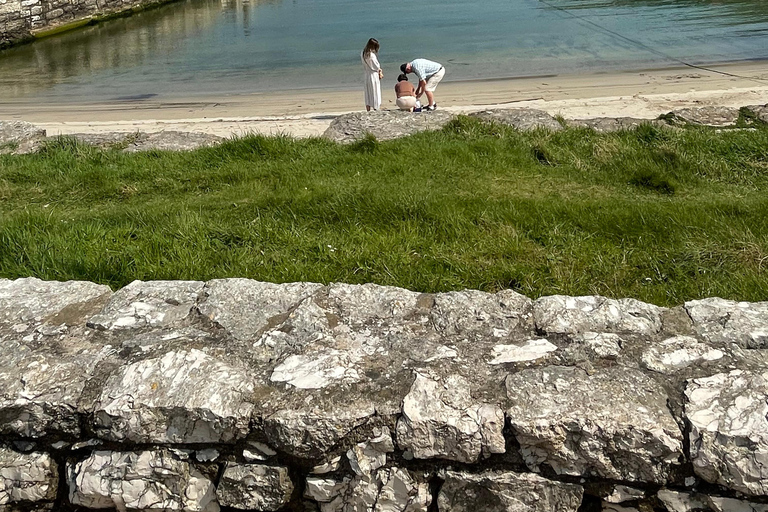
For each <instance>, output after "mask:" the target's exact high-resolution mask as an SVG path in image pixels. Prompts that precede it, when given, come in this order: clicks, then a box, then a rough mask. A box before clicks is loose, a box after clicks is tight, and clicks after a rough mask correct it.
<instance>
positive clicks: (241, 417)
mask: <svg viewBox="0 0 768 512" xmlns="http://www.w3.org/2000/svg"><path fill="white" fill-rule="evenodd" d="M254 389H255V384H254V382H253V380H252V379H251V378H250V377H249V374H248V371H247V370H246V369H245V368H239V367H236V366H233V365H231V364H228V363H226V362H224V361H221V360H218V359H216V358H214V357H211V356H209V355H207V354H205V353H204V352H202V351H200V350H197V349H191V350H188V351H178V352H175V351H171V352H167V353H166V354H164V355H163V356H162V357H156V358H150V359H146V360H143V361H137V362H135V363H132V364H128V365H126V366H123V367H121V368H119V369H118V370H117V371H116V372H115V373H114V374H113V375H111V376H110V377H109V379H107V381H106V383H105V384H104V387H103V389H102V392H101V396H100V397H99V399H98V400H97V402H96V404H95V406H94V422H95V424H94V429H95V431H96V432H97V433H98V435H99V436H100V437H102V438H104V439H109V440H114V441H132V442H142V443H150V442H154V443H231V442H234V441H236V440H237V439H240V438H243V437H245V436H246V435H247V434H248V428H249V421H250V417H251V412H252V410H253V404H252V403H250V402H249V400H250V397H251V395H252V394H253V392H254Z"/></svg>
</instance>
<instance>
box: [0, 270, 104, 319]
mask: <svg viewBox="0 0 768 512" xmlns="http://www.w3.org/2000/svg"><path fill="white" fill-rule="evenodd" d="M111 293H112V290H110V289H109V287H108V286H103V285H99V284H95V283H89V282H87V281H66V282H60V281H41V280H40V279H37V278H34V277H28V278H22V279H15V280H13V281H11V280H7V279H0V324H5V325H12V326H14V327H16V332H25V331H26V330H27V329H29V328H30V327H32V326H39V325H41V324H43V323H47V324H51V325H55V326H58V325H77V324H79V323H81V322H82V323H83V324H84V323H85V318H84V317H83V311H88V310H89V308H91V307H93V306H94V305H97V306H100V305H101V303H100V301H103V300H106V298H107V297H108V296H109V295H110V294H111ZM21 327H24V329H21Z"/></svg>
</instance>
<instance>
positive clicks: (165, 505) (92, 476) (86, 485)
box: [67, 450, 219, 512]
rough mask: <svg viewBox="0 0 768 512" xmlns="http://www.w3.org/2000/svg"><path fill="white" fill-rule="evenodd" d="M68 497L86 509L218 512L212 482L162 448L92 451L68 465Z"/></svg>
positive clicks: (74, 503)
mask: <svg viewBox="0 0 768 512" xmlns="http://www.w3.org/2000/svg"><path fill="white" fill-rule="evenodd" d="M67 473H68V474H67V477H68V480H69V501H70V503H72V504H73V505H80V506H83V507H86V508H117V509H118V510H126V509H128V510H148V511H157V510H163V511H174V510H180V511H185V512H218V510H219V505H218V503H217V502H216V492H215V488H214V484H213V482H211V480H210V479H208V478H207V477H205V476H203V475H202V474H201V473H200V471H198V470H197V469H196V468H195V467H194V466H193V465H191V464H189V463H188V462H186V461H182V460H179V459H178V458H176V457H175V456H174V455H173V454H172V453H171V452H169V451H167V450H152V451H142V452H108V451H96V452H94V453H93V454H91V456H90V457H88V458H87V459H85V460H83V461H80V462H78V463H76V464H69V465H68V469H67Z"/></svg>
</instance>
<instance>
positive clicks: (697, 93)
mask: <svg viewBox="0 0 768 512" xmlns="http://www.w3.org/2000/svg"><path fill="white" fill-rule="evenodd" d="M707 68H709V69H712V70H717V71H719V73H717V72H714V71H710V70H704V69H694V68H688V67H686V68H669V69H658V70H645V71H633V72H623V73H605V74H589V75H556V76H542V77H527V78H514V79H498V80H481V81H468V82H444V83H442V84H440V87H439V88H438V89H437V92H436V98H437V102H438V105H439V108H441V109H445V110H448V111H451V112H457V113H459V112H471V111H476V110H483V109H490V108H510V107H528V108H537V109H542V110H545V111H547V112H549V113H550V114H553V115H557V114H559V115H562V116H563V117H565V118H569V119H584V118H590V117H608V116H610V117H620V116H626V117H637V118H654V117H657V116H658V115H659V114H663V113H666V112H669V111H671V110H675V109H678V108H683V107H696V106H706V105H719V106H734V107H738V106H744V105H756V104H766V103H768V61H759V62H742V63H729V64H720V65H709V66H707ZM448 72H449V74H448V77H449V76H450V69H449V70H448ZM393 86H394V77H385V79H384V80H383V81H382V95H383V98H384V102H383V105H382V108H384V109H394V108H396V107H395V105H394V102H395V96H394V92H393V91H392V87H393ZM362 103H363V101H362V87H360V88H355V89H350V90H332V91H331V90H302V91H285V92H270V93H256V94H247V95H236V96H222V97H188V98H174V99H170V100H162V101H158V100H152V99H148V100H131V101H120V102H114V103H84V104H73V103H40V102H38V101H35V100H32V99H30V100H20V101H3V100H2V99H0V119H3V120H13V119H15V120H24V121H29V122H32V123H35V124H38V125H40V126H42V127H43V128H45V129H46V130H47V131H48V133H49V135H56V134H68V133H97V132H109V131H122V132H133V131H137V130H141V131H145V132H157V131H163V130H181V131H192V132H200V133H210V134H215V135H221V136H230V135H242V134H246V133H263V134H278V133H282V134H287V135H292V136H296V137H307V136H317V135H321V134H322V133H323V132H324V131H325V129H326V128H327V127H328V125H330V123H331V121H332V120H333V118H334V117H335V116H337V115H339V114H343V113H347V112H352V111H359V110H363V108H362V107H361V105H362Z"/></svg>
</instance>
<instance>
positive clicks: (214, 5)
mask: <svg viewBox="0 0 768 512" xmlns="http://www.w3.org/2000/svg"><path fill="white" fill-rule="evenodd" d="M277 1H279V0H257V1H256V2H254V0H245V1H243V0H221V1H220V2H211V1H210V0H181V1H179V2H174V3H172V4H168V5H165V6H162V7H160V8H157V9H153V10H150V11H146V12H141V13H138V14H136V15H133V16H130V17H126V18H118V19H115V20H111V21H108V22H105V23H101V24H98V25H94V26H90V27H86V28H84V29H80V30H75V31H73V32H69V33H65V34H62V35H60V36H56V37H51V38H47V39H42V40H40V41H36V42H34V43H32V44H27V45H23V46H19V47H15V48H11V49H9V50H6V51H3V52H0V91H2V93H3V94H2V96H3V97H6V98H8V97H14V96H24V95H28V94H30V93H33V92H35V91H39V90H42V89H48V88H50V87H51V86H52V85H55V84H60V83H66V82H67V81H68V80H69V79H71V78H75V77H81V78H82V77H86V76H88V75H93V74H94V73H95V72H98V71H101V70H120V72H121V73H126V72H130V71H131V70H132V69H134V68H137V67H140V66H141V65H142V64H143V63H145V62H146V61H147V60H148V59H150V58H152V59H156V60H157V59H160V60H162V59H164V58H166V59H171V60H172V57H173V55H175V54H177V53H178V51H179V50H180V49H181V48H182V47H183V46H184V45H185V44H187V42H189V41H193V40H194V39H196V38H197V37H199V36H200V34H202V33H203V32H205V31H206V30H208V29H210V27H211V26H213V25H214V24H215V23H217V21H218V20H219V19H220V17H221V16H222V15H223V14H224V15H232V16H235V17H236V20H237V23H236V25H237V26H242V27H243V31H244V34H245V35H246V36H247V35H248V33H249V19H250V17H251V9H252V5H253V4H266V3H274V2H277Z"/></svg>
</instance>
